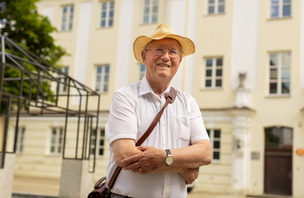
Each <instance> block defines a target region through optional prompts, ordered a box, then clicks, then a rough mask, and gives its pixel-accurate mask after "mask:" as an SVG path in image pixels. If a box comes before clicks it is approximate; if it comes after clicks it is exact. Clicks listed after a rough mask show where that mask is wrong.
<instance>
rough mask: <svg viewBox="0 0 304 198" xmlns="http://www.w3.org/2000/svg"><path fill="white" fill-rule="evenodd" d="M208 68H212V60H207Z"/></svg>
mask: <svg viewBox="0 0 304 198" xmlns="http://www.w3.org/2000/svg"><path fill="white" fill-rule="evenodd" d="M206 66H207V67H210V66H212V59H206Z"/></svg>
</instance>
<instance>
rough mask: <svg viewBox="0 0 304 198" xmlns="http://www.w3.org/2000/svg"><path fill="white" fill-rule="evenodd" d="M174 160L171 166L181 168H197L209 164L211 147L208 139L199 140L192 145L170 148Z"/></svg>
mask: <svg viewBox="0 0 304 198" xmlns="http://www.w3.org/2000/svg"><path fill="white" fill-rule="evenodd" d="M170 151H171V153H172V156H173V157H174V162H173V164H172V166H174V167H183V168H191V169H194V168H199V167H200V166H203V165H207V164H210V163H211V161H212V148H211V145H210V142H209V141H208V140H200V141H197V142H195V143H194V144H193V145H191V146H188V147H184V148H179V149H170Z"/></svg>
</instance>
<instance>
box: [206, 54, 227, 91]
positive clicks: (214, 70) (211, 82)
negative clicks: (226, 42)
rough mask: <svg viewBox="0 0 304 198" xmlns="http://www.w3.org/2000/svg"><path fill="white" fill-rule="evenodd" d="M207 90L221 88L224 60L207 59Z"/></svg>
mask: <svg viewBox="0 0 304 198" xmlns="http://www.w3.org/2000/svg"><path fill="white" fill-rule="evenodd" d="M205 71H206V72H205V88H211V89H215V88H221V87H222V80H223V58H207V59H205Z"/></svg>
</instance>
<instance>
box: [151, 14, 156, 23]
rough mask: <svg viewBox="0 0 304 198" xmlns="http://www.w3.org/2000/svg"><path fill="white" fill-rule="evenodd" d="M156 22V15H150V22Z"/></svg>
mask: <svg viewBox="0 0 304 198" xmlns="http://www.w3.org/2000/svg"><path fill="white" fill-rule="evenodd" d="M156 22H157V15H153V16H152V23H156Z"/></svg>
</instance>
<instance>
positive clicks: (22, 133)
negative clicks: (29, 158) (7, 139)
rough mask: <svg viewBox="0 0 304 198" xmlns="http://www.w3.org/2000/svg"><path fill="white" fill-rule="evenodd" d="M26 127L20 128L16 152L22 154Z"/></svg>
mask: <svg viewBox="0 0 304 198" xmlns="http://www.w3.org/2000/svg"><path fill="white" fill-rule="evenodd" d="M24 138H25V127H20V126H19V128H18V136H17V145H16V154H22V153H23V150H24Z"/></svg>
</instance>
